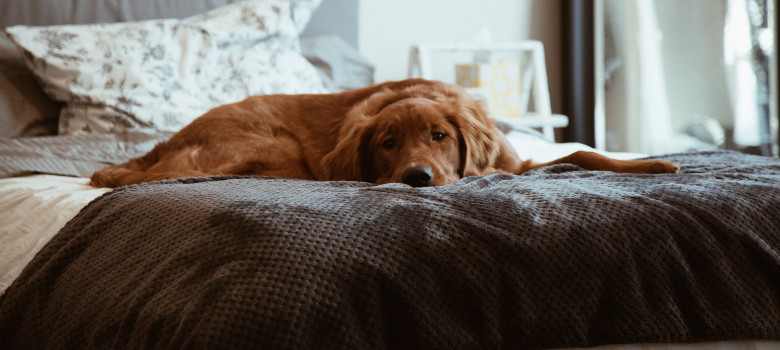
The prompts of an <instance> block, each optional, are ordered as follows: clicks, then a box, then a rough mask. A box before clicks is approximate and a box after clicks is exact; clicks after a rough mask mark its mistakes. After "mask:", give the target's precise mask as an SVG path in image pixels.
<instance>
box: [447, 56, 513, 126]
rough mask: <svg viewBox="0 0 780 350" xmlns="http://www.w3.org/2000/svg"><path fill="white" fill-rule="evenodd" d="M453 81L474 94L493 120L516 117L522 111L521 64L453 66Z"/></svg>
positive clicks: (500, 63) (493, 63) (501, 63)
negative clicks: (483, 104) (475, 89)
mask: <svg viewBox="0 0 780 350" xmlns="http://www.w3.org/2000/svg"><path fill="white" fill-rule="evenodd" d="M455 81H456V83H457V84H458V85H460V86H462V87H464V88H467V90H469V91H474V90H473V89H474V88H477V89H478V91H479V93H480V94H484V95H487V96H481V97H482V98H480V99H481V100H483V102H484V103H486V104H487V106H486V107H487V108H488V110H489V112H490V114H491V115H492V116H494V117H519V116H520V113H521V111H522V106H521V100H522V99H521V90H522V83H521V80H520V62H518V61H505V62H491V63H468V64H456V65H455Z"/></svg>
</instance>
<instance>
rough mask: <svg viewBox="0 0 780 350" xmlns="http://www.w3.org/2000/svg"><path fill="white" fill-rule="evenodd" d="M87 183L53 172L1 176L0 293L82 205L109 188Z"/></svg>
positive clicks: (85, 179)
mask: <svg viewBox="0 0 780 350" xmlns="http://www.w3.org/2000/svg"><path fill="white" fill-rule="evenodd" d="M88 183H89V179H87V178H75V177H65V176H54V175H34V176H27V177H15V178H8V179H0V223H2V224H0V294H2V292H4V291H5V289H6V288H8V286H9V285H11V282H13V280H14V279H16V277H17V276H19V274H20V273H21V272H22V269H24V267H25V266H26V265H27V263H29V262H30V260H32V258H33V256H35V254H36V253H38V251H39V250H41V248H43V246H44V245H45V244H46V243H47V242H48V241H49V240H50V239H51V238H52V237H53V236H54V235H55V234H56V233H57V232H58V231H59V230H60V228H62V227H63V226H65V224H66V223H67V222H68V221H69V220H70V219H72V218H73V217H74V216H76V214H77V213H78V212H79V210H81V208H83V207H84V206H85V205H87V203H89V202H90V201H92V200H93V199H95V198H97V197H98V196H100V195H102V194H103V193H106V192H109V191H110V189H108V188H93V187H90V186H89V185H87V184H88Z"/></svg>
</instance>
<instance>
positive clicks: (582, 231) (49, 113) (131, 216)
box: [0, 0, 780, 349]
mask: <svg viewBox="0 0 780 350" xmlns="http://www.w3.org/2000/svg"><path fill="white" fill-rule="evenodd" d="M139 3H143V4H142V5H143V6H140V5H139ZM132 4H135V5H136V6H131V5H132ZM132 4H131V3H129V2H121V1H119V2H114V1H95V0H92V1H88V0H71V1H53V0H52V1H40V0H39V1H29V0H24V1H21V0H19V1H17V0H13V1H9V2H5V3H4V4H3V5H2V7H0V13H2V15H0V16H2V17H0V19H2V23H0V25H2V26H3V27H6V26H12V25H20V24H26V25H30V26H23V27H19V26H15V27H13V28H10V29H7V31H6V32H7V37H4V38H2V40H0V49H2V50H0V65H1V66H2V67H1V68H2V70H0V71H2V74H1V75H0V93H2V94H3V96H0V113H2V114H1V115H0V123H2V124H0V126H2V129H0V130H1V131H2V134H3V135H2V138H0V293H1V294H0V348H2V349H34V348H96V349H105V348H372V349H373V348H469V349H471V348H523V349H554V348H585V347H596V348H600V349H775V348H778V347H780V215H779V214H780V160H778V159H777V158H771V157H760V156H752V155H745V154H741V153H737V152H733V151H725V150H717V151H708V152H689V153H679V154H667V155H658V156H655V158H660V159H667V160H671V161H674V162H676V163H677V164H678V165H679V166H680V167H681V173H678V174H665V175H635V174H616V173H611V172H594V171H585V170H583V169H580V168H578V167H576V166H574V165H568V164H559V165H555V166H549V167H545V168H540V169H535V170H533V171H530V172H528V173H526V174H523V175H506V174H496V175H490V176H484V177H468V178H465V179H462V180H461V181H459V182H457V183H455V184H452V185H447V186H442V187H436V188H412V187H409V186H406V185H402V184H387V185H375V184H370V183H361V182H344V181H337V182H313V181H303V180H293V179H280V178H270V177H231V176H214V177H204V178H187V179H178V180H165V181H159V182H153V183H145V184H141V185H133V186H127V187H123V188H119V189H115V190H109V189H98V188H92V187H89V186H88V185H87V183H88V176H89V175H90V174H91V173H92V172H93V171H94V170H96V169H99V168H101V167H103V166H105V165H107V164H114V163H117V162H122V161H125V160H127V159H128V158H130V157H134V156H138V155H141V154H143V153H145V152H146V151H148V150H149V149H151V147H153V146H154V144H156V143H157V142H160V141H163V140H165V139H167V138H168V137H169V136H170V135H171V133H172V132H175V130H176V129H177V128H179V127H181V126H182V125H183V124H186V123H187V122H188V120H191V118H192V117H193V116H197V115H198V114H197V113H198V112H199V111H200V110H202V109H203V108H209V106H210V105H213V104H219V103H223V102H225V101H229V100H231V99H237V98H238V97H240V96H241V95H242V94H247V93H251V94H262V93H298V92H326V91H338V90H342V89H348V88H351V87H357V86H361V85H365V84H370V83H371V72H372V67H371V64H370V62H366V61H365V60H364V59H362V58H361V57H360V55H359V54H358V53H357V52H356V51H355V50H354V46H355V45H356V43H355V41H356V39H355V38H356V37H357V36H356V34H355V33H356V30H357V25H356V23H357V14H358V11H357V1H346V0H325V1H324V2H323V3H321V4H320V3H319V1H304V0H300V1H282V0H253V1H248V2H236V1H227V0H226V1H189V2H186V3H184V2H182V3H177V2H168V1H154V0H144V1H140V0H139V1H134V2H133V3H132ZM36 9H37V10H36ZM41 9H50V11H45V10H41ZM97 22H107V23H111V24H102V25H98V26H85V25H76V26H67V27H41V26H44V25H54V24H57V25H60V24H85V23H97ZM32 25H34V26H32ZM301 33H303V34H301ZM138 42H141V43H142V44H138ZM133 45H136V46H133ZM137 45H141V46H137ZM225 52H227V53H228V54H225ZM171 60H173V62H172V63H171ZM225 67H227V68H225ZM223 68H225V69H228V70H226V71H224V70H220V69H223ZM193 76H195V77H198V78H197V79H195V78H193ZM202 80H206V81H208V86H203V85H199V84H203V82H202ZM507 136H508V137H509V139H510V141H511V142H512V144H513V145H514V146H515V148H517V149H518V152H519V153H520V154H521V156H523V157H525V158H534V159H535V160H538V161H545V160H549V159H554V158H557V157H560V156H563V155H566V154H568V153H571V152H573V151H576V150H582V149H589V148H588V147H587V146H585V145H582V144H573V143H568V144H559V143H552V142H550V141H548V140H546V139H545V138H544V137H543V136H540V134H538V133H536V132H535V131H533V130H525V129H513V130H507ZM609 155H611V156H614V157H617V158H626V159H628V158H635V157H641V156H643V155H636V154H621V153H612V154H609Z"/></svg>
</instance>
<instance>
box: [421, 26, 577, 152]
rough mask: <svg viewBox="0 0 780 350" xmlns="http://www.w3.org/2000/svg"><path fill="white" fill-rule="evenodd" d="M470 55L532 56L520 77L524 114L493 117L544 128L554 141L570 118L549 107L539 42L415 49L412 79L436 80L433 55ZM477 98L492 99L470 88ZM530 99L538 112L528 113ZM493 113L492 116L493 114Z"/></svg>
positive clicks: (468, 44) (545, 72)
mask: <svg viewBox="0 0 780 350" xmlns="http://www.w3.org/2000/svg"><path fill="white" fill-rule="evenodd" d="M457 52H470V53H473V54H485V53H487V54H493V53H507V52H509V53H512V52H513V53H520V54H527V55H530V62H529V63H530V64H525V65H523V68H522V69H521V70H520V74H521V79H522V80H521V92H520V101H521V113H520V114H521V115H518V116H496V115H493V118H495V119H496V120H500V121H502V122H505V123H507V124H510V125H516V126H524V127H531V128H539V129H542V132H543V133H544V135H545V137H546V138H548V139H549V140H551V141H554V140H555V133H554V128H557V127H565V126H567V125H568V124H569V118H567V117H566V116H565V115H561V114H553V113H552V110H551V108H550V91H549V88H548V85H547V69H546V66H545V63H544V47H543V45H542V43H541V42H540V41H535V40H528V41H521V42H513V43H496V44H478V43H451V44H425V45H415V46H412V48H411V50H410V54H409V77H410V78H417V77H419V78H423V79H433V72H432V58H431V54H432V53H457ZM467 91H469V93H471V94H472V95H474V96H475V97H476V98H481V99H485V100H487V99H489V98H490V97H489V96H486V95H485V94H481V93H480V91H479V90H475V89H467ZM530 96H533V106H534V109H535V111H534V112H529V111H528V108H529V105H530ZM491 114H493V113H491Z"/></svg>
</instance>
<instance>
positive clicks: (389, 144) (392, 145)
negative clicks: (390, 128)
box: [382, 139, 395, 149]
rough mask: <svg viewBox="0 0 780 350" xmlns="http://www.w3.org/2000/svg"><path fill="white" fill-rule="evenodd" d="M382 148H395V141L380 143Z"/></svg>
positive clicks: (389, 140)
mask: <svg viewBox="0 0 780 350" xmlns="http://www.w3.org/2000/svg"><path fill="white" fill-rule="evenodd" d="M382 147H384V148H385V149H393V147H395V140H393V139H387V140H385V142H382Z"/></svg>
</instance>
